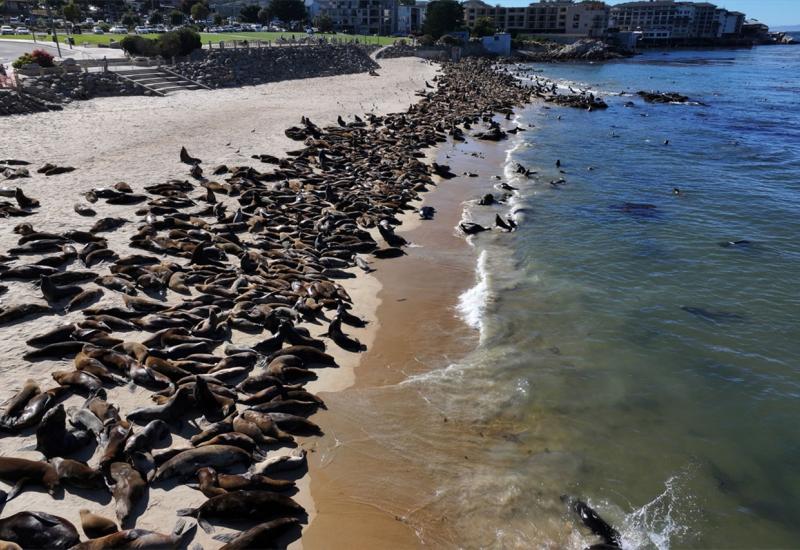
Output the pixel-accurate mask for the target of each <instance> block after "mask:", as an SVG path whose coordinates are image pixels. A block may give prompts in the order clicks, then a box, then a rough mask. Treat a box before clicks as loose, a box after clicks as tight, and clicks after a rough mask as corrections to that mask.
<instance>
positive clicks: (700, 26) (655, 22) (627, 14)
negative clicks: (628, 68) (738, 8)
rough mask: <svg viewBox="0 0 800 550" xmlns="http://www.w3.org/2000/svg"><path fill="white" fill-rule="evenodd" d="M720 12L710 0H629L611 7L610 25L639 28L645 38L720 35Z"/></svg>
mask: <svg viewBox="0 0 800 550" xmlns="http://www.w3.org/2000/svg"><path fill="white" fill-rule="evenodd" d="M718 11H719V10H717V7H716V6H715V5H714V4H709V3H707V2H676V1H674V0H649V1H640V2H626V3H624V4H617V5H615V6H612V7H611V15H610V18H609V26H610V27H611V28H614V29H619V30H620V31H628V32H635V31H639V32H641V33H642V36H643V38H644V40H685V39H696V38H717V33H718V29H719V25H720V19H719V15H718V13H717V12H718ZM726 24H727V19H726Z"/></svg>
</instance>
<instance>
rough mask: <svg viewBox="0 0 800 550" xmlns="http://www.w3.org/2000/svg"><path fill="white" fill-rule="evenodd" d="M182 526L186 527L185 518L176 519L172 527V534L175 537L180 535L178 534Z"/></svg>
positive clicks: (181, 531) (181, 530)
mask: <svg viewBox="0 0 800 550" xmlns="http://www.w3.org/2000/svg"><path fill="white" fill-rule="evenodd" d="M184 527H186V520H185V519H183V518H180V519H178V521H176V522H175V527H174V528H173V529H172V534H173V535H175V536H176V537H177V536H180V534H181V533H183V528H184Z"/></svg>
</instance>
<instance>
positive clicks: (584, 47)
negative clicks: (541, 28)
mask: <svg viewBox="0 0 800 550" xmlns="http://www.w3.org/2000/svg"><path fill="white" fill-rule="evenodd" d="M517 57H519V58H521V59H522V60H524V61H538V62H556V61H606V60H608V59H619V58H621V57H626V55H624V54H621V53H619V52H618V51H617V50H615V49H614V48H612V47H611V46H609V45H608V44H606V43H605V42H603V41H601V40H593V39H585V40H578V41H577V42H575V43H573V44H567V45H566V46H565V45H561V44H556V43H553V42H544V43H541V42H536V43H527V44H525V45H524V46H523V47H521V48H519V50H518V51H517Z"/></svg>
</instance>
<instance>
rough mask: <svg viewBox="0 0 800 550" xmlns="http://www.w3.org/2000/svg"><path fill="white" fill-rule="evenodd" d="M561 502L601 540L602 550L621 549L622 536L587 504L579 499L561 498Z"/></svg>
mask: <svg viewBox="0 0 800 550" xmlns="http://www.w3.org/2000/svg"><path fill="white" fill-rule="evenodd" d="M561 500H562V501H564V502H566V503H567V505H568V506H569V508H570V509H571V510H572V511H573V512H575V513H576V514H578V517H579V518H580V519H581V522H582V523H583V525H585V526H586V527H587V528H588V529H589V530H590V531H591V532H592V533H593V534H594V535H597V536H598V537H600V538H601V539H602V540H603V548H607V549H609V550H612V549H618V548H621V546H620V545H621V544H622V536H621V535H620V534H619V531H617V530H616V529H614V528H613V527H611V526H610V525H609V524H608V522H606V521H605V520H604V519H603V518H601V517H600V516H599V515H598V514H597V512H595V511H594V510H593V509H592V508H591V507H589V505H588V504H586V503H585V502H583V501H582V500H579V499H573V498H570V497H568V496H566V495H565V496H562V497H561Z"/></svg>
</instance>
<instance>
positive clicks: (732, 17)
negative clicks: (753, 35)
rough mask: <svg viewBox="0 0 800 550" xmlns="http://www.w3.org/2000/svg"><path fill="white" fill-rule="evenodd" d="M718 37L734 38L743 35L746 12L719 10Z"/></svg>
mask: <svg viewBox="0 0 800 550" xmlns="http://www.w3.org/2000/svg"><path fill="white" fill-rule="evenodd" d="M716 15H717V22H716V25H717V38H734V37H739V36H741V35H742V25H744V14H743V13H742V12H740V11H728V10H725V9H718V10H717V13H716Z"/></svg>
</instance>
